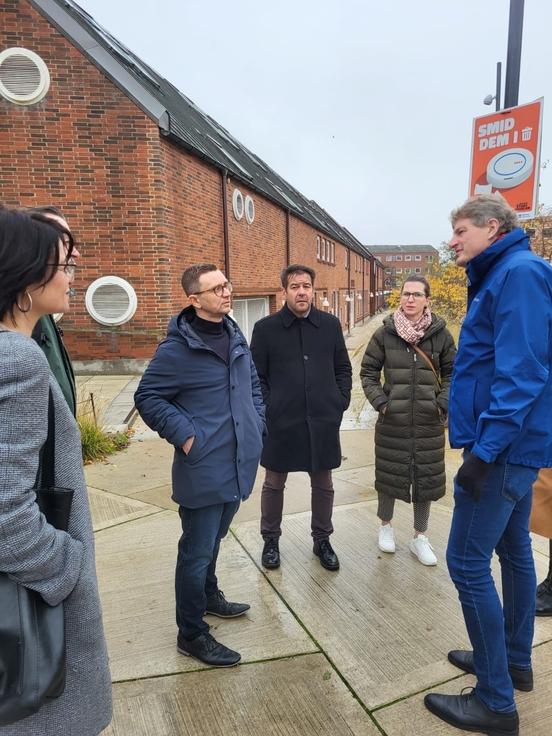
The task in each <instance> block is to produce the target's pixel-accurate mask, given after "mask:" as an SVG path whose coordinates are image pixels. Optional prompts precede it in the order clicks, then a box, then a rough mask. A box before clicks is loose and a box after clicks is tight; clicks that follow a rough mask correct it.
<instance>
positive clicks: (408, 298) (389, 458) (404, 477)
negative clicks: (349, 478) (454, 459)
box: [360, 275, 456, 565]
mask: <svg viewBox="0 0 552 736" xmlns="http://www.w3.org/2000/svg"><path fill="white" fill-rule="evenodd" d="M445 325H446V323H445V320H444V319H442V317H439V316H437V315H436V314H432V313H431V310H430V292H429V283H428V282H427V280H426V279H425V278H424V277H423V276H414V275H413V276H409V277H408V278H407V280H406V281H405V283H404V284H403V286H402V289H401V295H400V304H399V308H398V309H397V310H396V311H395V312H394V314H392V315H391V316H389V317H386V318H385V319H384V321H383V326H382V327H380V328H379V329H378V330H376V332H375V333H374V335H373V337H372V339H371V340H370V342H369V343H368V347H367V348H366V352H365V353H364V357H363V359H362V367H361V370H360V377H361V380H362V387H363V389H364V393H365V394H366V397H367V399H368V401H369V402H370V403H371V404H372V406H373V407H374V409H376V410H377V411H378V412H379V418H378V421H377V423H376V436H375V440H376V491H377V492H378V517H379V519H380V521H381V526H380V530H379V534H378V546H379V548H380V550H381V551H382V552H389V553H393V552H394V551H395V535H394V531H393V527H392V525H391V520H392V518H393V509H394V504H395V499H397V498H398V499H400V500H402V501H407V502H409V503H410V502H412V505H413V507H414V536H413V538H412V539H411V540H410V543H409V547H410V551H411V552H412V554H413V555H415V556H416V557H417V558H418V560H419V561H420V562H421V563H422V564H423V565H436V564H437V557H436V556H435V553H434V551H433V547H432V546H431V543H430V541H429V539H428V536H427V534H426V532H427V527H428V520H429V510H430V506H431V502H432V501H436V500H437V499H439V498H441V496H444V494H445V428H444V424H445V418H446V414H447V410H448V392H449V385H450V380H451V376H452V364H453V362H454V356H455V355H456V347H455V345H454V340H453V337H452V335H451V334H450V332H449V331H448V330H447V328H446V326H445ZM382 370H383V375H384V382H383V385H382V383H381V372H382Z"/></svg>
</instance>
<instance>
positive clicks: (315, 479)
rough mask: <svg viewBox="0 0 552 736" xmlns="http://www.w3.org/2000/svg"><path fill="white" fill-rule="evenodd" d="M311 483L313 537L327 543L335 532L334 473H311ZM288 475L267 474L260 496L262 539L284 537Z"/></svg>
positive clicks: (269, 472) (273, 471)
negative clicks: (285, 495) (285, 490)
mask: <svg viewBox="0 0 552 736" xmlns="http://www.w3.org/2000/svg"><path fill="white" fill-rule="evenodd" d="M309 475H310V480H311V512H312V516H311V533H312V538H313V539H314V540H315V541H320V540H321V539H328V537H329V536H330V534H331V533H332V532H333V526H332V510H333V499H334V489H333V483H332V471H331V470H318V471H316V472H314V473H309ZM287 476H288V474H287V473H278V472H276V471H275V470H268V468H267V470H266V476H265V481H264V483H263V490H262V493H261V535H262V537H263V539H269V538H271V537H279V536H281V534H282V529H281V524H282V512H283V508H284V488H285V485H286V480H287Z"/></svg>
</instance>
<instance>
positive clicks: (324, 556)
mask: <svg viewBox="0 0 552 736" xmlns="http://www.w3.org/2000/svg"><path fill="white" fill-rule="evenodd" d="M312 551H313V552H314V554H315V555H316V556H317V557H319V558H320V564H321V565H322V567H325V568H326V570H339V560H338V558H337V555H336V553H335V552H334V551H333V549H332V545H331V544H330V540H329V539H321V540H320V541H318V542H315V543H314V547H313V548H312Z"/></svg>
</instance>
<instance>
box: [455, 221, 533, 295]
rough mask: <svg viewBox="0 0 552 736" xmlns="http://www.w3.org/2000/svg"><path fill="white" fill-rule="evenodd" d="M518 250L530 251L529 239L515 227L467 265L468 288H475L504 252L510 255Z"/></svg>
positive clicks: (523, 231)
mask: <svg viewBox="0 0 552 736" xmlns="http://www.w3.org/2000/svg"><path fill="white" fill-rule="evenodd" d="M519 250H530V247H529V238H528V237H527V234H526V233H525V230H522V229H521V228H520V227H516V228H515V229H514V230H512V231H511V232H509V233H506V235H504V236H503V237H502V238H500V239H499V240H495V242H494V243H493V244H492V245H491V246H489V247H488V248H486V249H485V250H484V251H483V252H482V253H480V254H479V255H478V256H476V257H475V258H473V259H472V260H471V261H470V262H469V263H468V265H467V267H466V273H467V275H468V281H469V286H470V287H472V286H474V287H477V285H478V284H479V283H480V282H481V281H483V279H484V278H485V276H486V275H487V273H488V272H489V271H490V270H491V268H492V267H493V266H494V264H495V263H496V261H497V260H498V259H499V258H502V256H504V255H505V254H506V252H508V253H510V254H511V253H514V252H516V251H519Z"/></svg>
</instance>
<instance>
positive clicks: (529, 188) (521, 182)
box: [469, 97, 543, 220]
mask: <svg viewBox="0 0 552 736" xmlns="http://www.w3.org/2000/svg"><path fill="white" fill-rule="evenodd" d="M542 107H543V98H542V97H541V98H540V99H538V100H536V101H535V102H531V103H529V104H528V105H520V106H519V107H512V108H510V109H508V110H499V111H498V112H495V113H492V114H491V115H484V116H483V117H480V118H475V119H474V121H473V136H472V155H471V173H470V192H469V196H470V197H473V196H474V195H476V194H491V192H500V194H501V195H502V196H503V197H504V199H505V200H506V201H507V202H508V204H509V205H510V206H511V207H513V209H514V210H515V211H516V212H517V214H518V217H519V218H520V220H528V219H530V218H531V217H534V216H535V214H536V212H537V195H538V186H539V173H540V144H541V130H542Z"/></svg>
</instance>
